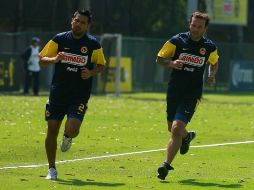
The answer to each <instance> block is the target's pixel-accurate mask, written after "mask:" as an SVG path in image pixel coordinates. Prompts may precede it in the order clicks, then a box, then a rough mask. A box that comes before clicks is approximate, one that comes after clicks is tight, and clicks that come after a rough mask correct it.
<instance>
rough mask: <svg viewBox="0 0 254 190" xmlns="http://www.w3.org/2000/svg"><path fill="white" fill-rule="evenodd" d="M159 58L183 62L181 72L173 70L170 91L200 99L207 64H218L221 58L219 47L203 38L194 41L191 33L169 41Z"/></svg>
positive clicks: (182, 34)
mask: <svg viewBox="0 0 254 190" xmlns="http://www.w3.org/2000/svg"><path fill="white" fill-rule="evenodd" d="M158 57H162V58H171V59H172V60H177V59H179V60H181V61H182V62H183V67H182V69H181V70H177V69H173V71H172V73H171V78H170V81H169V86H168V91H170V92H171V93H178V94H185V95H191V96H197V97H198V98H200V96H201V94H202V88H203V75H204V71H205V66H206V63H207V62H209V64H216V63H217V62H218V58H219V56H218V53H217V47H216V45H215V44H214V43H213V42H212V41H211V40H209V39H208V38H206V37H203V38H201V39H200V40H199V41H193V40H192V39H191V37H190V33H189V32H185V33H179V34H177V35H175V36H173V37H172V38H171V39H169V40H168V41H167V42H166V43H165V44H164V45H163V47H162V48H161V50H160V51H159V53H158Z"/></svg>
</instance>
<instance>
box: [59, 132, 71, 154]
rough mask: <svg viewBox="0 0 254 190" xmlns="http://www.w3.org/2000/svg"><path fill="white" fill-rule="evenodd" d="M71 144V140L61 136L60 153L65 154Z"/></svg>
mask: <svg viewBox="0 0 254 190" xmlns="http://www.w3.org/2000/svg"><path fill="white" fill-rule="evenodd" d="M71 144H72V138H68V137H66V136H63V140H62V142H61V144H60V148H61V151H62V152H66V151H67V150H69V149H70V148H71Z"/></svg>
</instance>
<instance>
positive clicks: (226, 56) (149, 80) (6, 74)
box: [0, 33, 254, 92]
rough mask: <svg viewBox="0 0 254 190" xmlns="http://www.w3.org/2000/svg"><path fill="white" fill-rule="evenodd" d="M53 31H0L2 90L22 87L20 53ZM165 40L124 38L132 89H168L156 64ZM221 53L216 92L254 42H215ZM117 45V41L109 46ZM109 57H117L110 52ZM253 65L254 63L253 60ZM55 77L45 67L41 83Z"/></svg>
mask: <svg viewBox="0 0 254 190" xmlns="http://www.w3.org/2000/svg"><path fill="white" fill-rule="evenodd" d="M53 35H54V33H0V40H1V44H0V91H7V90H20V88H22V85H23V82H22V81H23V77H24V72H23V63H22V60H21V59H20V56H19V55H20V53H21V52H22V51H24V49H25V48H26V47H27V46H28V45H29V44H30V42H31V37H32V36H38V37H39V38H40V39H41V46H44V45H45V44H46V43H47V41H48V40H49V39H51V38H52V37H53ZM165 41H166V39H149V38H133V37H123V42H122V56H123V57H129V58H130V59H131V63H132V91H133V92H137V91H165V89H166V86H167V81H168V79H169V73H170V70H169V69H164V68H162V67H160V66H159V65H156V63H155V59H156V55H157V53H158V51H159V49H160V48H161V47H162V45H163V43H164V42H165ZM216 44H217V46H218V52H219V55H220V60H219V65H220V66H219V71H218V74H217V86H216V88H214V89H207V90H217V91H227V90H229V89H230V88H229V87H230V80H231V76H230V75H231V73H230V64H231V62H232V60H243V61H249V62H254V54H253V49H254V44H246V43H243V44H237V43H216ZM109 47H110V48H114V44H113V45H111V46H109ZM105 52H110V53H107V54H106V56H115V55H114V51H108V50H107V49H105ZM253 64H254V63H253ZM51 77H52V67H49V68H43V69H42V72H41V86H42V88H44V89H48V87H49V84H50V81H51ZM253 81H254V79H253Z"/></svg>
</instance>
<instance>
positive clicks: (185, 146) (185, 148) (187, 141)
mask: <svg viewBox="0 0 254 190" xmlns="http://www.w3.org/2000/svg"><path fill="white" fill-rule="evenodd" d="M195 137H196V132H195V131H189V132H188V135H187V137H185V138H184V139H183V140H182V145H181V147H180V154H186V153H187V152H188V151H189V148H190V142H191V141H192V140H193V139H194V138H195Z"/></svg>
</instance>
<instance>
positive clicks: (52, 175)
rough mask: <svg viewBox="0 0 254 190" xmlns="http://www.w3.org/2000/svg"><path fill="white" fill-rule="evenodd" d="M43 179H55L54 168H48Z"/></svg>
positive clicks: (55, 172)
mask: <svg viewBox="0 0 254 190" xmlns="http://www.w3.org/2000/svg"><path fill="white" fill-rule="evenodd" d="M45 179H49V180H56V179H57V171H56V169H55V168H49V170H48V175H47V176H46V178H45Z"/></svg>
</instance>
